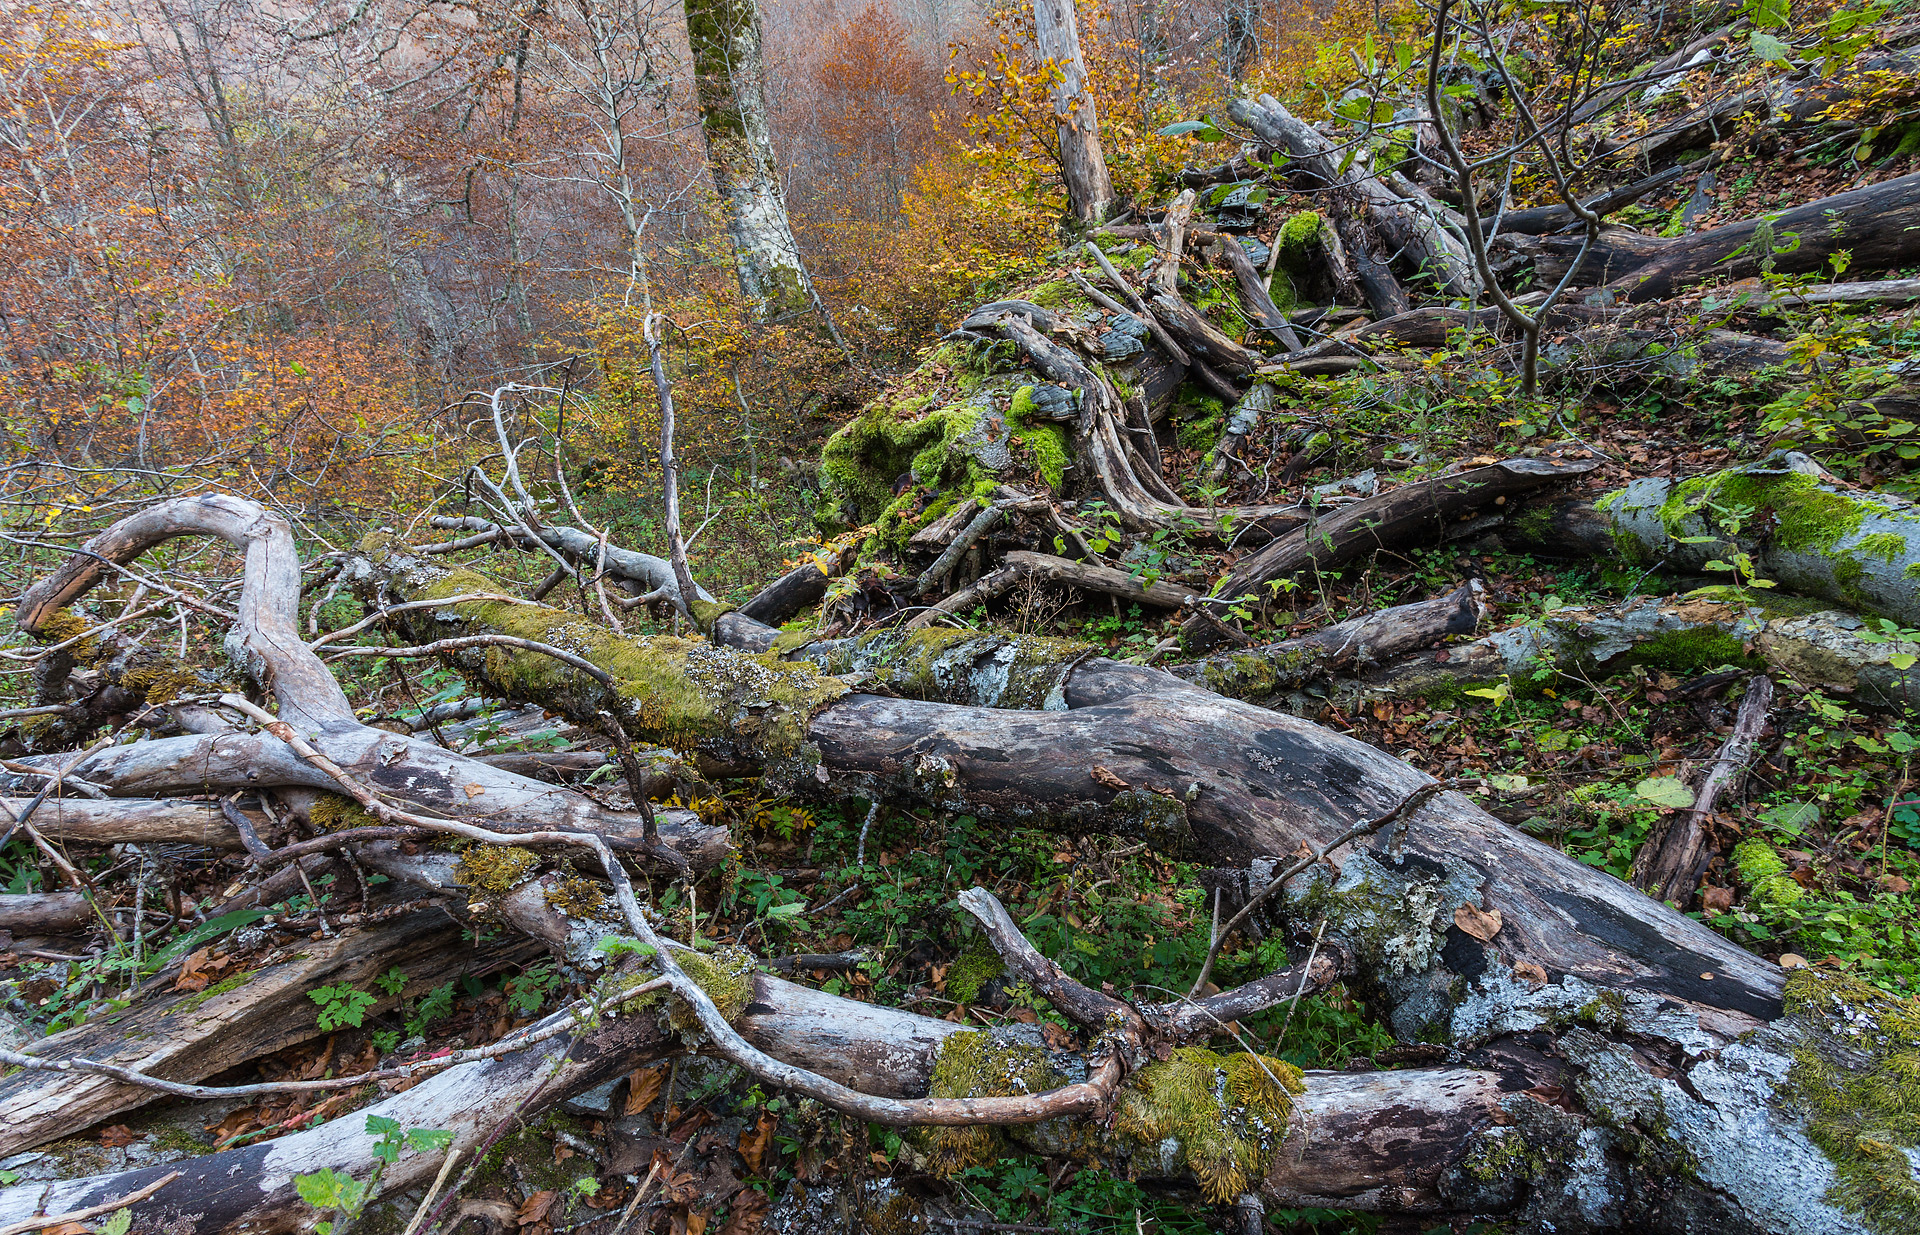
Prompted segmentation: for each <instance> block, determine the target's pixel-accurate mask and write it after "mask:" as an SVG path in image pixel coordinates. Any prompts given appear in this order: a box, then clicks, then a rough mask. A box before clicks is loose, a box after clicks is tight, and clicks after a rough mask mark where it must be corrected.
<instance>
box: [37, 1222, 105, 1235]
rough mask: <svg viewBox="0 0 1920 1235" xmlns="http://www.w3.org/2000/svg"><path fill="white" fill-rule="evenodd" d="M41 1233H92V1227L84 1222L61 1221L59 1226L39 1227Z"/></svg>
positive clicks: (81, 1234) (74, 1234) (45, 1234)
mask: <svg viewBox="0 0 1920 1235" xmlns="http://www.w3.org/2000/svg"><path fill="white" fill-rule="evenodd" d="M40 1230H41V1235H93V1228H92V1227H90V1226H88V1225H87V1224H86V1223H84V1222H62V1223H61V1224H60V1225H59V1226H45V1227H41V1228H40Z"/></svg>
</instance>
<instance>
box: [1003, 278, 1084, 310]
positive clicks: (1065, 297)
mask: <svg viewBox="0 0 1920 1235" xmlns="http://www.w3.org/2000/svg"><path fill="white" fill-rule="evenodd" d="M1021 299H1022V300H1025V301H1027V302H1028V303H1029V304H1037V305H1039V306H1040V307H1041V308H1043V309H1059V310H1062V311H1065V312H1068V313H1085V312H1087V311H1088V310H1090V309H1092V308H1093V302H1092V301H1091V300H1088V299H1087V297H1086V293H1084V292H1082V291H1081V290H1080V288H1079V286H1078V285H1077V284H1075V283H1074V281H1073V280H1072V279H1055V280H1054V281H1053V282H1051V283H1042V284H1041V285H1040V286H1038V287H1035V288H1030V289H1029V290H1028V291H1027V292H1026V293H1025V294H1023V295H1022V296H1021Z"/></svg>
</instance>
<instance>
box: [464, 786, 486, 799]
mask: <svg viewBox="0 0 1920 1235" xmlns="http://www.w3.org/2000/svg"><path fill="white" fill-rule="evenodd" d="M466 788H467V796H468V797H470V798H477V797H479V796H480V795H481V794H483V793H485V792H486V791H487V787H486V786H485V785H477V784H476V785H468V786H467V787H466Z"/></svg>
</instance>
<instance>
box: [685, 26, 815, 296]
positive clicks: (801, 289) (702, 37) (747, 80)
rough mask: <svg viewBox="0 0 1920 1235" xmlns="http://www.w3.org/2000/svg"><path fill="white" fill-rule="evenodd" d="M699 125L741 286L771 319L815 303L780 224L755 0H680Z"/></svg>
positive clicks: (785, 226)
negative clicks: (730, 235)
mask: <svg viewBox="0 0 1920 1235" xmlns="http://www.w3.org/2000/svg"><path fill="white" fill-rule="evenodd" d="M686 10H687V39H688V42H689V44H690V46H691V47H692V50H693V77H694V88H695V91H696V92H697V94H698V96H699V101H700V129H701V132H702V133H703V134H704V135H705V137H706V141H707V163H708V166H709V168H710V169H711V170H712V172H713V187H714V189H715V191H717V192H718V193H719V194H720V197H721V200H723V201H724V202H725V203H726V207H727V227H728V229H729V230H730V231H731V232H732V233H733V246H734V264H735V268H736V271H737V273H738V274H739V277H740V290H741V291H742V292H744V293H745V294H746V297H747V299H748V300H749V301H751V302H752V303H753V304H754V306H755V307H756V309H757V310H758V312H759V315H760V317H761V320H763V321H772V320H774V319H777V318H782V317H789V316H792V315H794V314H797V313H804V312H806V311H807V310H809V309H811V308H813V306H814V299H815V297H814V291H813V281H812V280H811V279H809V278H808V277H807V270H806V267H805V266H804V265H803V264H802V263H801V261H800V246H799V244H798V243H797V242H796V241H795V240H794V238H793V226H792V225H791V224H790V223H789V222H788V221H787V203H786V198H785V195H784V194H783V193H782V191H781V187H780V172H779V166H778V164H777V163H776V162H775V161H774V157H773V134H772V131H771V129H770V127H769V125H768V121H767V97H766V90H765V77H766V65H765V59H764V57H763V55H762V53H761V47H760V7H759V4H758V3H757V0H686Z"/></svg>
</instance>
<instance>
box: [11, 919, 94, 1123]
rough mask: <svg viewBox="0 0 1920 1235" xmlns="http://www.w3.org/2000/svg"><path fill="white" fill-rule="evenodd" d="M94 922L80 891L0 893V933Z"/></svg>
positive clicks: (61, 929) (43, 931)
mask: <svg viewBox="0 0 1920 1235" xmlns="http://www.w3.org/2000/svg"><path fill="white" fill-rule="evenodd" d="M96 921H98V919H97V918H96V917H95V916H94V912H93V906H91V905H89V904H88V903H87V898H86V896H85V895H84V894H83V893H80V892H8V893H0V931H6V932H8V933H9V934H13V935H60V934H64V933H66V932H67V931H77V930H84V929H85V928H87V927H89V926H92V925H93V924H94V923H95V922H96ZM0 1156H3V1155H0Z"/></svg>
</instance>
